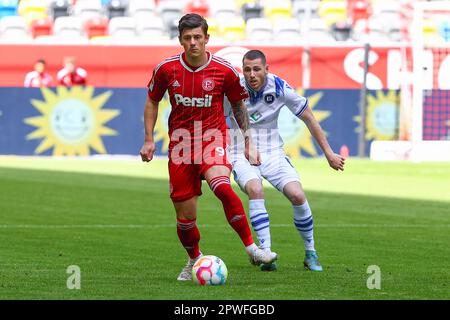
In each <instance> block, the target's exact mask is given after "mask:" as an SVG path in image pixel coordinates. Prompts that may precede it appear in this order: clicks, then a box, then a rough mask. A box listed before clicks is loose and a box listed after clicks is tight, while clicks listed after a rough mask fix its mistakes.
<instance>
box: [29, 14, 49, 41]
mask: <svg viewBox="0 0 450 320" xmlns="http://www.w3.org/2000/svg"><path fill="white" fill-rule="evenodd" d="M30 29H31V35H32V36H33V38H36V37H39V36H47V35H51V34H52V33H53V19H52V18H50V17H47V18H44V19H37V20H34V21H33V22H32V23H31V26H30Z"/></svg>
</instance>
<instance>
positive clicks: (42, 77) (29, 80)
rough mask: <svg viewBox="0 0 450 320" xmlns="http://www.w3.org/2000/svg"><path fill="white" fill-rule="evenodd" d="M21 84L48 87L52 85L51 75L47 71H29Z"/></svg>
mask: <svg viewBox="0 0 450 320" xmlns="http://www.w3.org/2000/svg"><path fill="white" fill-rule="evenodd" d="M23 85H24V86H25V87H50V86H52V85H53V77H52V76H51V75H50V74H49V73H47V72H43V73H39V72H37V71H31V72H28V73H27V75H26V76H25V81H24V84H23Z"/></svg>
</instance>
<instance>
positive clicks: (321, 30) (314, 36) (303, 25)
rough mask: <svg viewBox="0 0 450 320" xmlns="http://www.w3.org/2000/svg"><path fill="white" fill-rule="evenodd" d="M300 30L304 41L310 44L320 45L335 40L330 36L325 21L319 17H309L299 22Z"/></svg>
mask: <svg viewBox="0 0 450 320" xmlns="http://www.w3.org/2000/svg"><path fill="white" fill-rule="evenodd" d="M300 30H301V34H302V38H304V41H307V42H309V43H310V44H312V45H318V46H320V45H327V44H332V43H335V42H336V41H335V40H334V38H333V37H332V36H331V34H330V32H329V30H328V26H327V25H326V23H325V21H323V20H322V19H321V18H311V19H310V20H307V21H303V22H300Z"/></svg>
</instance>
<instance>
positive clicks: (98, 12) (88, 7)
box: [73, 0, 103, 23]
mask: <svg viewBox="0 0 450 320" xmlns="http://www.w3.org/2000/svg"><path fill="white" fill-rule="evenodd" d="M73 11H74V15H75V16H78V17H80V18H81V20H82V21H83V23H85V22H86V21H88V20H91V19H96V18H100V17H101V16H103V7H102V3H101V1H100V0H77V2H76V3H75V5H74V7H73Z"/></svg>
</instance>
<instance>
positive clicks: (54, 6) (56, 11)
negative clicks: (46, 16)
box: [50, 0, 71, 20]
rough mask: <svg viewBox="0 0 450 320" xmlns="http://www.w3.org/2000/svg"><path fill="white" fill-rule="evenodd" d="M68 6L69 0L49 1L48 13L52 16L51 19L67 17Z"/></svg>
mask: <svg viewBox="0 0 450 320" xmlns="http://www.w3.org/2000/svg"><path fill="white" fill-rule="evenodd" d="M70 7H71V6H70V2H69V0H53V1H52V2H51V3H50V15H51V16H52V17H53V20H56V18H59V17H67V16H68V15H69V9H70Z"/></svg>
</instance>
